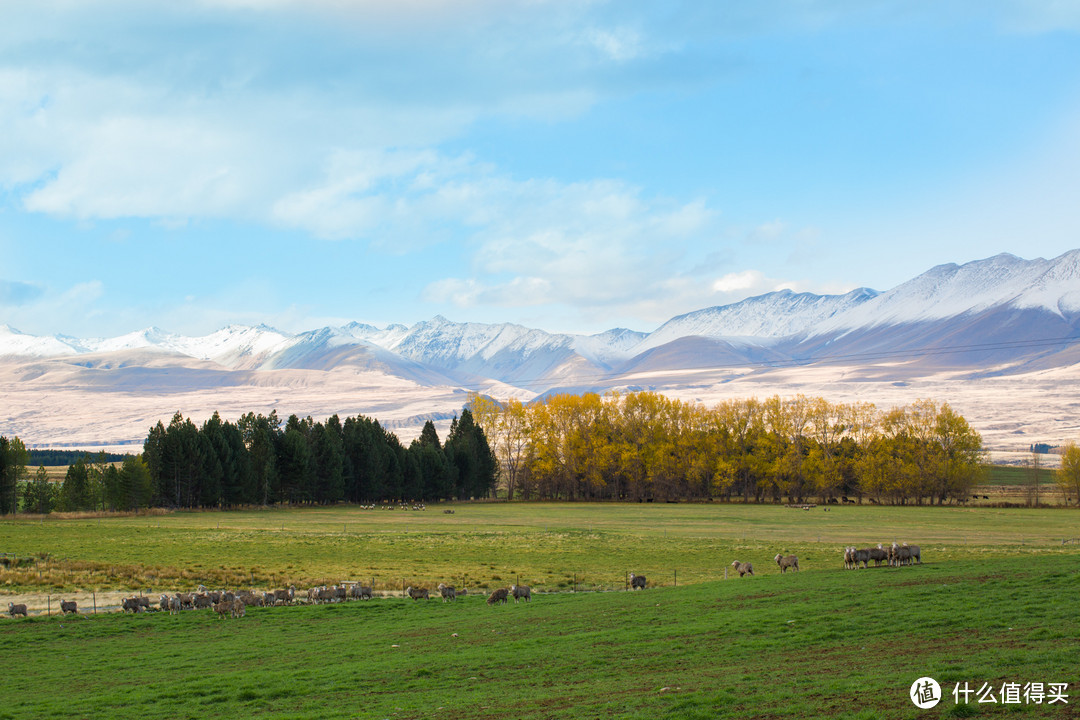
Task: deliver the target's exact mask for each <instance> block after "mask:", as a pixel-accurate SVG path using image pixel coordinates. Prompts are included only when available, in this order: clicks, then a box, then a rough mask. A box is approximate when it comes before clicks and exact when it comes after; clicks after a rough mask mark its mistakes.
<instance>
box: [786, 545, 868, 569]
mask: <svg viewBox="0 0 1080 720" xmlns="http://www.w3.org/2000/svg"><path fill="white" fill-rule="evenodd" d="M851 559H852V561H853V562H854V563H855V569H856V570H858V569H859V563H862V566H863V569H864V570H865V569H866V566H867V564H868V563H869V562H870V548H852V549H851ZM797 569H798V567H797V566H796V570H797Z"/></svg>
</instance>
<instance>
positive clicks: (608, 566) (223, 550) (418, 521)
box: [0, 503, 1080, 601]
mask: <svg viewBox="0 0 1080 720" xmlns="http://www.w3.org/2000/svg"><path fill="white" fill-rule="evenodd" d="M445 507H447V508H450V507H452V508H453V509H454V511H455V512H454V514H445V513H443V512H442V509H443V506H431V507H429V509H427V510H425V511H411V510H393V511H386V510H381V509H376V510H365V509H361V508H358V507H355V506H351V507H346V506H339V507H330V508H310V509H302V510H295V509H273V510H259V511H246V512H178V513H172V514H166V515H160V514H159V515H148V516H123V517H107V518H98V519H92V518H85V519H67V520H64V519H57V518H53V517H50V518H46V519H36V520H35V519H29V518H20V519H16V520H10V519H7V520H4V521H0V552H3V553H9V554H11V555H13V556H15V557H17V558H25V559H32V560H33V561H32V562H23V563H22V564H20V566H19V567H9V568H4V566H3V565H0V592H6V593H9V594H13V593H15V594H34V595H37V596H40V598H41V600H42V601H44V599H45V594H46V593H51V594H61V593H71V592H74V591H79V590H81V591H84V592H85V591H89V590H99V591H100V590H109V589H112V590H131V591H136V590H141V591H143V592H146V593H148V594H152V593H157V592H175V591H177V590H190V589H193V588H194V587H196V586H197V585H199V584H204V585H206V586H208V587H248V586H254V587H257V588H269V587H284V586H287V585H289V584H295V585H296V586H297V587H299V588H303V587H307V586H310V585H315V584H331V583H336V582H340V581H344V580H362V581H365V583H368V582H371V581H372V579H374V582H375V587H376V588H377V589H381V590H393V589H397V590H400V589H401V587H402V583H405V584H412V585H426V586H428V587H434V586H435V585H437V584H438V583H439V582H448V583H453V584H456V585H458V586H465V587H470V588H476V589H481V590H483V589H488V588H493V587H498V586H500V585H508V584H510V583H512V582H517V581H519V580H520V582H522V583H525V584H529V585H533V586H536V587H538V588H541V589H544V590H570V589H574V588H575V587H577V588H578V589H612V588H621V587H623V586H624V584H625V577H626V573H627V572H636V573H638V574H645V575H646V576H647V577H648V578H649V581H650V584H652V585H654V586H668V585H675V584H676V583H678V584H693V583H700V582H706V581H710V580H718V579H722V578H723V577H724V569H725V567H727V566H728V565H730V563H731V561H732V560H735V559H738V560H741V561H744V562H745V561H749V562H752V563H753V564H754V566H755V567H758V568H760V569H766V570H769V569H771V570H772V571H775V570H776V567H775V565H774V564H773V562H772V558H773V556H774V555H776V554H777V553H785V554H788V553H795V554H798V555H799V557H800V560H801V564H802V566H803V567H804V568H806V569H810V570H817V569H831V568H837V567H840V566H841V564H842V559H841V548H842V547H843V546H845V545H848V544H857V545H860V546H865V545H870V544H876V543H879V542H881V543H886V544H888V543H891V542H893V541H898V542H909V543H913V544H919V545H921V546H922V548H923V556H924V559H926V560H931V561H951V560H957V559H963V558H968V557H971V556H973V555H976V556H979V557H992V556H1015V555H1027V554H1031V553H1043V552H1050V553H1053V552H1068V551H1070V550H1071V549H1072V548H1075V547H1076V546H1075V545H1070V546H1064V545H1062V540H1063V539H1072V538H1075V537H1080V516H1078V515H1077V514H1076V512H1075V511H1071V510H1060V509H1059V510H1028V509H1015V508H1011V509H1001V508H965V507H877V506H863V507H851V506H847V507H844V506H832V507H830V508H828V509H827V510H826V509H825V508H822V507H817V508H814V509H812V510H806V511H804V510H798V509H790V508H785V507H782V506H758V505H742V504H731V505H728V504H719V503H711V504H674V505H673V504H645V505H639V504H607V505H596V504H586V503H578V504H575V503H544V504H506V503H499V504H457V505H453V506H445Z"/></svg>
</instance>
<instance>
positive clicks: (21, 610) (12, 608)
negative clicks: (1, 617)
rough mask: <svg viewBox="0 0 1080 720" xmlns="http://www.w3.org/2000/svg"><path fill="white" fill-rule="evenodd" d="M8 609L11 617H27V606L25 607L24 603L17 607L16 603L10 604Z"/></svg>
mask: <svg viewBox="0 0 1080 720" xmlns="http://www.w3.org/2000/svg"><path fill="white" fill-rule="evenodd" d="M7 607H8V614H9V615H11V617H15V616H16V615H22V616H23V617H26V616H27V615H26V605H24V604H23V603H19V604H18V605H16V604H15V603H8V604H7Z"/></svg>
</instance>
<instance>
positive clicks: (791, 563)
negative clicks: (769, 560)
mask: <svg viewBox="0 0 1080 720" xmlns="http://www.w3.org/2000/svg"><path fill="white" fill-rule="evenodd" d="M773 560H775V561H776V564H777V565H779V566H780V572H781V574H783V573H785V572H787V569H788V568H795V572H798V571H799V558H797V557H796V556H794V555H780V554H777V556H776V557H774V558H773Z"/></svg>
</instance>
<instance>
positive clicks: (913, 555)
mask: <svg viewBox="0 0 1080 720" xmlns="http://www.w3.org/2000/svg"><path fill="white" fill-rule="evenodd" d="M908 557H909V562H913V561H915V560H918V561H919V564H920V565H922V551H921V550H919V546H918V545H912V546H911V547H909V548H908Z"/></svg>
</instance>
